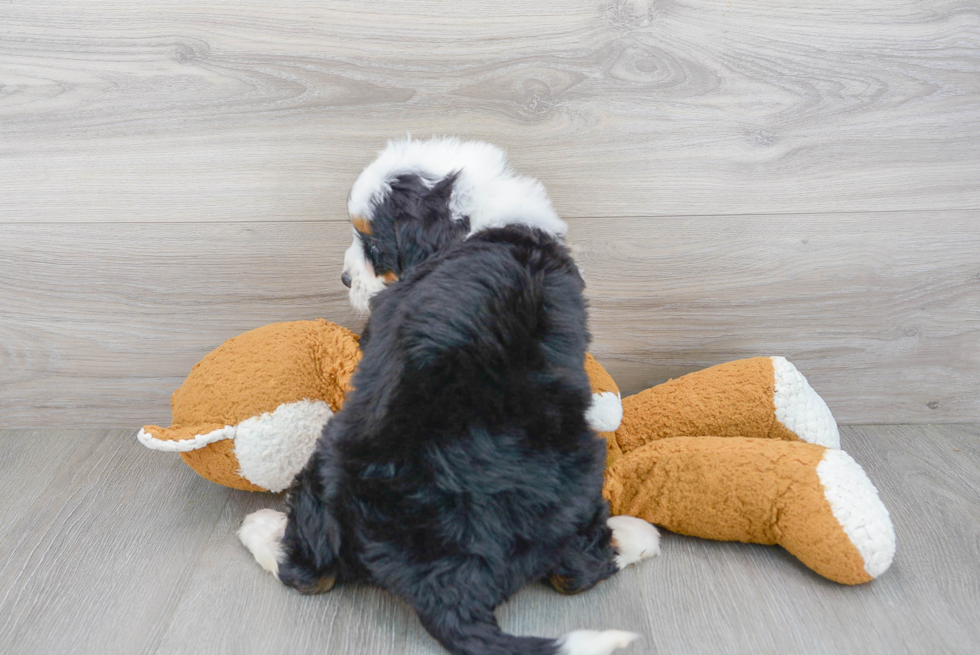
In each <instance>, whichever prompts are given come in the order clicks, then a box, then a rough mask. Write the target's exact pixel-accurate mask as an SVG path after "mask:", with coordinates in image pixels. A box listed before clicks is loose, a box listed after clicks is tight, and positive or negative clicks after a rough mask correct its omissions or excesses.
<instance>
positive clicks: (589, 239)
mask: <svg viewBox="0 0 980 655" xmlns="http://www.w3.org/2000/svg"><path fill="white" fill-rule="evenodd" d="M777 5H778V6H777ZM406 131H410V132H412V133H413V134H415V135H417V136H428V135H430V134H460V135H463V136H465V137H469V138H480V139H485V140H489V141H492V142H495V143H497V144H499V145H502V146H504V147H506V148H507V149H508V151H509V152H510V153H511V157H512V160H513V162H514V164H515V165H516V167H517V168H518V169H519V170H521V171H522V172H525V173H528V174H531V175H535V176H537V177H539V178H540V179H541V180H542V181H543V182H544V183H545V185H546V186H547V187H548V189H549V191H550V193H551V195H552V198H553V200H554V202H555V205H556V207H557V208H558V210H559V212H560V213H561V214H562V215H563V216H565V217H566V218H568V219H569V222H570V224H571V234H570V241H571V243H572V246H573V248H574V249H575V251H576V253H577V255H578V257H579V260H580V263H581V264H582V267H583V269H584V272H585V276H586V279H587V282H588V283H589V293H590V299H591V303H592V331H593V335H594V344H593V352H594V353H595V354H596V355H597V356H598V357H599V358H600V361H602V362H603V363H605V364H606V365H607V368H608V369H609V370H610V372H611V373H612V374H613V375H614V377H615V378H616V379H617V380H618V381H619V382H620V384H621V386H622V387H623V388H624V391H627V392H634V391H638V390H640V389H643V388H645V387H646V386H649V385H651V384H655V383H658V382H662V381H664V380H666V379H668V378H669V377H676V376H677V375H680V374H683V373H686V372H689V371H692V370H697V369H699V368H702V367H705V366H708V365H711V364H714V363H719V362H722V361H726V360H730V359H734V358H739V357H748V356H754V355H758V354H782V355H785V356H787V357H789V358H790V359H791V360H792V361H794V362H795V363H796V364H797V365H798V366H799V367H800V368H801V370H802V371H803V372H804V374H805V375H807V377H808V378H809V379H810V381H811V383H812V384H813V386H814V387H815V388H816V389H817V390H818V391H819V392H820V393H821V394H822V395H823V396H824V397H825V399H826V400H827V401H828V404H829V405H830V407H831V409H832V410H833V411H834V413H835V415H836V416H837V418H838V420H839V421H841V422H845V423H873V422H885V423H903V422H905V423H907V422H960V421H978V420H980V10H978V6H977V4H976V2H975V0H915V1H911V0H909V1H899V2H891V3H885V4H883V3H881V2H872V1H870V0H847V1H845V0H818V1H817V2H799V1H794V2H784V3H775V4H774V3H772V2H768V1H766V0H747V1H744V2H743V1H738V2H734V1H733V2H728V1H727V0H723V1H718V2H691V1H684V2H669V1H663V2H660V1H656V0H632V1H626V2H622V1H613V2H607V1H599V0H588V1H586V0H570V1H567V2H553V1H541V2H527V1H526V0H522V1H520V2H518V1H516V0H502V1H498V2H492V3H486V2H476V1H475V0H443V1H439V2H431V1H430V2H416V3H393V2H377V3H374V2H363V1H362V0H353V1H349V2H348V1H338V0H331V2H322V1H321V0H317V1H315V2H306V1H302V0H286V1H284V2H278V3H270V2H258V1H254V0H249V1H245V2H239V1H237V0H236V1H234V2H232V1H230V0H227V1H226V0H212V1H211V2H208V3H203V4H202V3H197V2H179V1H174V2H169V1H162V2H155V3H151V4H147V3H144V2H138V1H137V0H117V1H115V2H111V3H109V2H97V3H77V2H70V1H68V0H61V1H49V0H32V1H31V2H10V3H3V4H0V427H30V426H67V425H84V426H99V427H138V426H139V425H142V424H144V423H167V422H168V421H169V397H170V393H171V392H172V391H173V389H174V388H176V387H177V386H178V385H179V384H180V382H181V380H182V379H183V377H184V375H186V373H187V371H188V370H189V369H190V367H191V365H193V363H194V362H195V361H197V360H198V359H200V358H201V357H202V356H203V355H204V354H206V353H207V352H208V351H209V350H211V349H212V348H214V347H215V346H217V345H218V344H220V343H221V342H222V341H223V340H224V339H226V338H228V337H231V336H234V335H235V334H237V333H239V332H242V331H244V330H247V329H250V328H253V327H257V326H259V325H264V324H266V323H270V322H274V321H283V320H293V319H299V318H312V317H318V316H322V317H326V318H329V319H332V320H335V321H337V322H339V323H342V324H345V325H348V326H351V327H354V328H357V327H359V326H360V322H359V319H358V317H357V316H355V315H353V314H352V313H351V311H350V310H349V309H348V307H347V305H346V300H345V294H344V291H345V289H344V288H343V287H342V286H341V285H340V282H339V274H340V266H341V254H342V252H343V250H344V248H345V247H346V245H347V242H348V241H349V227H347V225H346V224H345V223H344V220H345V218H346V214H345V210H344V201H345V198H346V194H347V191H348V189H349V187H350V184H351V182H352V181H353V180H354V178H355V177H356V175H357V173H358V172H359V170H360V169H361V168H362V167H363V166H364V165H365V164H366V163H367V162H368V161H370V159H371V158H372V156H373V153H374V152H376V151H377V150H378V149H379V148H380V147H381V146H382V145H383V144H384V141H385V139H387V138H389V137H393V136H399V135H403V134H404V133H405V132H406Z"/></svg>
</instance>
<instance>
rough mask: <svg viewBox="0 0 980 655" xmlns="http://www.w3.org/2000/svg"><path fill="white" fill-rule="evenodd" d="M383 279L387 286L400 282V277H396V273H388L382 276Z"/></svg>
mask: <svg viewBox="0 0 980 655" xmlns="http://www.w3.org/2000/svg"><path fill="white" fill-rule="evenodd" d="M382 278H383V279H384V281H385V284H391V283H392V282H397V281H398V276H397V275H395V272H394V271H388V272H387V273H385V274H384V275H383V276H382Z"/></svg>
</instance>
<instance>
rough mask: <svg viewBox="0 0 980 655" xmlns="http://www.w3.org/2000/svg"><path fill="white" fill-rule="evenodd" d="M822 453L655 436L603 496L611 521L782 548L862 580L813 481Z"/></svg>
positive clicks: (625, 462) (610, 474) (799, 446)
mask: <svg viewBox="0 0 980 655" xmlns="http://www.w3.org/2000/svg"><path fill="white" fill-rule="evenodd" d="M825 451H826V449H825V448H824V447H823V446H817V445H814V444H807V443H803V442H787V441H781V440H778V439H750V438H743V437H677V438H670V439H661V440H657V441H653V442H651V443H649V444H647V445H645V446H643V447H641V448H637V449H634V450H633V451H631V452H630V453H628V454H625V455H624V456H623V457H621V458H620V459H619V460H618V461H617V462H616V463H615V464H614V465H613V466H611V467H610V468H609V469H608V470H607V475H606V484H605V487H604V494H605V496H606V498H607V499H608V500H609V501H610V505H611V508H612V512H613V513H614V514H629V515H631V516H637V517H639V518H642V519H645V520H647V521H650V522H651V523H655V524H657V525H660V526H663V527H665V528H667V529H668V530H671V531H672V532H678V533H680V534H686V535H691V536H695V537H702V538H705V539H718V540H723V541H742V542H747V543H757V544H779V545H781V546H783V547H784V548H785V549H786V550H788V551H789V552H790V553H792V554H793V555H794V556H796V557H797V558H799V560H800V561H801V562H803V564H805V565H806V566H808V567H810V568H811V569H813V570H814V571H816V572H817V573H819V574H820V575H822V576H824V577H826V578H829V579H831V580H835V581H837V582H840V583H843V584H858V583H861V582H867V581H869V580H871V576H870V575H868V573H867V572H866V571H865V568H864V560H863V559H862V557H861V554H860V553H859V552H858V549H857V548H856V547H855V545H854V544H853V543H851V541H850V539H849V538H848V536H847V534H846V533H845V531H844V529H843V528H842V527H841V525H840V523H839V522H838V521H837V519H836V518H834V514H833V512H832V511H831V507H830V504H829V503H828V501H827V499H826V498H825V495H824V488H823V486H822V485H821V483H820V479H819V477H818V475H817V465H818V464H819V463H820V461H821V460H822V458H823V455H824V452H825Z"/></svg>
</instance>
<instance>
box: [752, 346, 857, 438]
mask: <svg viewBox="0 0 980 655" xmlns="http://www.w3.org/2000/svg"><path fill="white" fill-rule="evenodd" d="M769 359H770V361H772V371H773V381H774V383H775V384H774V391H773V395H772V402H773V405H774V406H775V408H776V420H778V421H779V422H780V423H782V424H783V425H784V426H785V427H786V429H788V430H789V431H790V432H792V433H794V434H795V435H796V436H798V437H799V438H800V439H801V440H803V441H806V442H807V443H815V444H817V445H820V446H824V447H825V448H840V432H839V431H838V429H837V422H836V421H835V420H834V415H833V414H831V413H830V408H829V407H827V403H825V402H824V400H823V398H821V397H820V395H819V394H818V393H817V392H816V391H814V390H813V387H811V386H810V383H809V382H807V381H806V378H805V377H803V374H802V373H800V372H799V370H798V369H797V368H796V367H795V366H793V364H792V363H791V362H789V361H788V360H787V359H786V358H785V357H770V358H769Z"/></svg>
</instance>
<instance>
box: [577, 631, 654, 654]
mask: <svg viewBox="0 0 980 655" xmlns="http://www.w3.org/2000/svg"><path fill="white" fill-rule="evenodd" d="M639 638H640V635H638V634H636V633H635V632H623V631H622V630H603V631H602V632H600V631H598V630H574V631H572V632H569V633H568V634H566V635H565V636H564V637H562V638H561V639H559V640H558V653H559V655H609V654H610V653H612V652H613V651H614V650H618V649H620V648H626V647H627V646H629V645H630V644H631V643H633V642H634V641H636V640H637V639H639Z"/></svg>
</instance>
